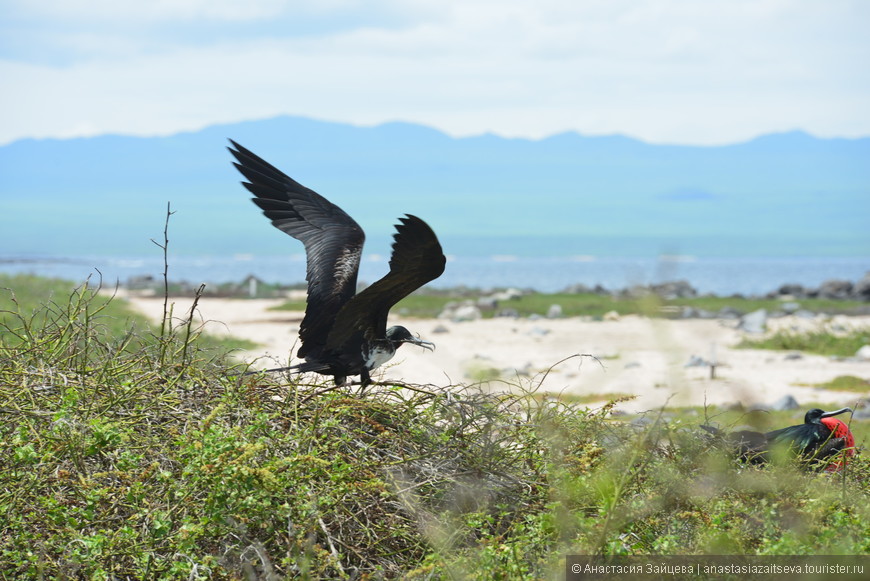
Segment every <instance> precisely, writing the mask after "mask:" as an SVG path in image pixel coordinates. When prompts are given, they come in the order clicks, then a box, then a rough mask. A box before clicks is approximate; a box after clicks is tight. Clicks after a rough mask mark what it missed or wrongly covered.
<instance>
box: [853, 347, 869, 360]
mask: <svg viewBox="0 0 870 581" xmlns="http://www.w3.org/2000/svg"><path fill="white" fill-rule="evenodd" d="M855 359H857V360H858V361H870V345H863V346H862V347H860V348H859V349H858V350H857V351H856V352H855Z"/></svg>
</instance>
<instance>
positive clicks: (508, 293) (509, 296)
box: [492, 288, 523, 302]
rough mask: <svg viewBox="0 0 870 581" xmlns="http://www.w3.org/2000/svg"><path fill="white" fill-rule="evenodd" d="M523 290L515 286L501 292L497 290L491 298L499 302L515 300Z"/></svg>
mask: <svg viewBox="0 0 870 581" xmlns="http://www.w3.org/2000/svg"><path fill="white" fill-rule="evenodd" d="M522 296H523V291H521V290H519V289H515V288H508V289H505V290H503V291H501V292H497V293H495V294H493V295H492V298H493V299H495V300H496V301H499V302H505V301H515V300H517V299H520V298H522Z"/></svg>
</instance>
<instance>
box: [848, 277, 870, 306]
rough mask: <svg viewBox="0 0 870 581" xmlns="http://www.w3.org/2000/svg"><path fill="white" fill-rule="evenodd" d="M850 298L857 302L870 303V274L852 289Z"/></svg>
mask: <svg viewBox="0 0 870 581" xmlns="http://www.w3.org/2000/svg"><path fill="white" fill-rule="evenodd" d="M852 297H853V298H855V299H857V300H859V301H870V272H868V273H867V274H865V275H864V277H863V278H862V279H861V280H859V281H858V282H856V283H855V285H854V286H853V287H852Z"/></svg>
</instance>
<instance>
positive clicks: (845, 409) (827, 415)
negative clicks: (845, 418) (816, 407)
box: [822, 408, 853, 418]
mask: <svg viewBox="0 0 870 581" xmlns="http://www.w3.org/2000/svg"><path fill="white" fill-rule="evenodd" d="M846 412H849V413H853V412H852V408H843V409H839V410H836V411H833V412H825V413H823V414H822V417H823V418H830V417H831V416H838V415H840V414H844V413H846Z"/></svg>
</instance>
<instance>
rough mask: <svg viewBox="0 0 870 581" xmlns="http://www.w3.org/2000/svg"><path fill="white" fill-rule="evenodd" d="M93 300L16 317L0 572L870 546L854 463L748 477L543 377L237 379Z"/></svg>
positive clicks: (236, 575) (653, 425) (487, 571)
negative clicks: (544, 393)
mask: <svg viewBox="0 0 870 581" xmlns="http://www.w3.org/2000/svg"><path fill="white" fill-rule="evenodd" d="M20 294H21V293H17V294H16V296H19V295H20ZM17 300H18V301H20V299H17ZM110 302H111V301H110ZM18 304H21V302H19V303H18ZM103 304H104V301H103V299H102V298H101V297H99V296H98V295H95V294H93V293H87V292H85V293H84V294H82V292H81V291H77V292H74V293H72V294H71V295H68V296H67V299H65V300H64V299H62V297H61V296H59V295H55V296H54V297H53V299H52V302H51V304H50V305H46V306H43V307H35V308H34V309H30V308H29V307H28V309H27V312H26V313H22V312H19V311H15V310H14V309H8V308H7V309H6V310H7V312H6V313H4V318H3V322H2V325H0V419H2V421H0V441H2V444H3V452H4V453H3V454H2V455H0V564H2V566H0V571H2V572H0V578H8V579H20V578H86V579H112V578H117V579H123V578H128V577H129V578H136V579H240V578H264V579H281V578H285V577H290V578H296V577H298V578H313V579H317V578H324V579H335V578H348V579H351V578H361V577H365V576H368V577H374V578H408V579H454V578H457V577H465V578H471V579H475V578H477V579H491V578H511V579H514V578H516V579H523V578H527V579H539V578H548V577H554V576H558V575H559V574H560V573H561V572H562V571H563V566H564V556H565V555H567V554H603V555H615V554H625V555H633V554H700V553H741V554H838V553H847V554H866V553H868V552H870V502H868V501H870V463H868V462H867V460H866V459H865V458H864V457H863V455H861V454H859V455H858V457H857V458H856V459H855V460H854V461H852V462H850V463H849V465H848V467H847V469H846V470H845V471H844V472H842V473H840V474H835V475H832V474H817V473H811V472H804V471H801V470H799V469H798V468H797V467H795V466H793V465H791V464H783V465H781V466H779V465H777V466H771V467H768V468H758V467H754V466H745V465H742V464H739V463H738V462H736V461H735V460H733V459H731V458H729V457H727V456H725V455H724V454H723V453H720V452H718V451H717V450H716V449H714V448H713V447H712V445H711V443H710V442H709V441H708V440H707V439H706V438H704V437H702V436H701V435H700V434H699V431H698V430H697V429H696V428H697V426H696V425H694V424H692V423H690V422H688V421H671V422H669V423H664V422H660V421H657V419H658V418H657V416H652V417H651V420H652V421H650V422H649V423H648V424H647V425H632V424H629V423H624V422H620V421H616V420H613V419H612V418H611V416H610V413H609V412H610V409H611V408H610V406H609V405H605V406H604V407H601V408H597V409H593V410H589V409H587V408H585V407H583V406H581V405H578V404H576V403H565V402H560V401H554V400H549V399H547V400H542V399H541V398H539V397H537V394H535V393H534V386H533V385H516V386H514V388H515V389H514V390H513V393H510V394H506V393H486V392H482V391H480V390H479V389H477V388H476V387H475V386H464V385H452V386H445V387H434V386H416V385H412V386H407V385H401V384H380V385H374V386H372V387H371V388H369V390H367V391H366V392H365V393H363V394H359V393H357V391H356V388H349V387H344V388H335V387H334V386H330V385H328V384H326V383H319V382H314V383H308V382H306V381H302V380H301V379H300V378H299V377H289V378H286V377H280V376H265V375H250V376H243V375H240V373H241V372H243V371H244V370H245V369H244V367H243V366H240V365H239V364H238V363H235V362H233V361H232V360H231V359H228V358H227V357H226V355H225V354H224V353H222V352H219V351H215V350H214V349H211V348H205V347H204V346H202V345H200V344H199V341H200V339H198V338H197V336H196V333H189V332H188V329H187V328H186V327H185V326H183V325H181V326H177V327H173V328H172V329H170V330H168V331H167V332H165V333H161V334H157V335H150V336H148V337H145V336H140V333H145V334H150V333H151V331H137V330H134V329H131V328H130V327H129V326H123V327H122V328H123V330H122V331H121V332H120V334H116V333H115V332H110V331H107V329H106V327H103V326H101V325H99V324H95V323H94V322H95V321H96V322H99V321H100V319H99V317H100V315H101V314H103V313H105V310H103V311H99V312H95V311H97V310H98V309H100V308H102V307H103ZM57 305H64V306H63V307H58V306H57ZM14 306H15V305H14V304H13V307H14ZM4 308H6V307H4ZM106 308H108V307H106ZM46 310H47V312H45V311H46ZM133 345H135V346H136V347H135V348H131V346H133Z"/></svg>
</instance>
